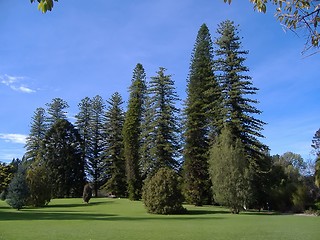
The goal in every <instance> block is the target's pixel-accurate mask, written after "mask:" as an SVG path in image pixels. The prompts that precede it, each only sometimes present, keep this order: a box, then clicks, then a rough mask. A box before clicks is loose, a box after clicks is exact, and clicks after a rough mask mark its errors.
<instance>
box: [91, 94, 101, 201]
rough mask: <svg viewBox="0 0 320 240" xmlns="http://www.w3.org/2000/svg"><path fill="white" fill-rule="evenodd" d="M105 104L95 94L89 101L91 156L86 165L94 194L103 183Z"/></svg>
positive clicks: (96, 193)
mask: <svg viewBox="0 0 320 240" xmlns="http://www.w3.org/2000/svg"><path fill="white" fill-rule="evenodd" d="M104 111H105V104H104V102H103V99H102V97H101V96H99V95H97V96H95V97H94V98H93V99H92V102H91V114H92V115H91V120H90V135H91V139H90V145H91V156H90V157H89V158H88V162H87V166H88V172H89V175H90V176H91V178H92V181H93V191H94V194H95V196H96V197H97V195H98V190H99V188H100V187H101V186H102V184H103V183H104V179H103V177H102V175H103V172H104V171H105V163H104V161H103V157H102V154H103V151H104V148H105V146H104V138H105V136H104V131H103V125H104V122H105V119H104Z"/></svg>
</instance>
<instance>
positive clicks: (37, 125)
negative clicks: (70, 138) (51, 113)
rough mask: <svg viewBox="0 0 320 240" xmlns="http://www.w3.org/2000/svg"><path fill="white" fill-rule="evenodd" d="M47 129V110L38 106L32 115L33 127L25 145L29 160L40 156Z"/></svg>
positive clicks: (26, 155)
mask: <svg viewBox="0 0 320 240" xmlns="http://www.w3.org/2000/svg"><path fill="white" fill-rule="evenodd" d="M47 130H48V126H47V124H46V112H45V110H44V109H43V108H37V109H36V111H35V113H34V116H33V117H32V122H31V129H30V133H29V136H28V137H27V141H26V145H25V148H26V154H25V157H26V160H27V161H34V160H35V159H36V157H37V156H38V154H39V150H40V147H41V142H42V140H43V139H44V136H45V134H46V131H47Z"/></svg>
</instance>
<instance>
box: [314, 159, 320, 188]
mask: <svg viewBox="0 0 320 240" xmlns="http://www.w3.org/2000/svg"><path fill="white" fill-rule="evenodd" d="M314 174H315V183H316V186H317V187H319V188H320V155H318V157H317V159H316V164H315V173H314Z"/></svg>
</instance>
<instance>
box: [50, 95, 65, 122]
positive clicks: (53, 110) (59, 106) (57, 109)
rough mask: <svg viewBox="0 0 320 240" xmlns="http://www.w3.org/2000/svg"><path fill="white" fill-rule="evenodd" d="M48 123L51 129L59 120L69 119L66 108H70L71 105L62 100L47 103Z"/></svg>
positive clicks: (55, 99) (56, 99) (57, 99)
mask: <svg viewBox="0 0 320 240" xmlns="http://www.w3.org/2000/svg"><path fill="white" fill-rule="evenodd" d="M46 106H47V113H48V117H47V123H48V125H49V127H51V126H52V125H53V124H54V123H55V122H56V121H57V120H59V119H67V112H66V111H65V109H66V108H69V105H68V103H67V102H66V101H64V100H63V99H61V98H54V99H52V101H51V103H47V104H46Z"/></svg>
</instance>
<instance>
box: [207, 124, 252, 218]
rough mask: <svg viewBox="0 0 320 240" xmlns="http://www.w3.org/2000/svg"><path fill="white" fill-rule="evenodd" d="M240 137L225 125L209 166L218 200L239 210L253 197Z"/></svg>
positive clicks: (214, 193) (213, 149)
mask: <svg viewBox="0 0 320 240" xmlns="http://www.w3.org/2000/svg"><path fill="white" fill-rule="evenodd" d="M245 156H246V155H245V150H244V147H243V144H242V143H241V142H240V140H239V139H234V137H233V136H232V134H231V132H230V130H229V129H228V128H224V129H223V130H222V132H221V134H220V136H219V137H218V138H217V141H216V142H215V144H213V146H212V148H211V152H210V159H209V165H210V167H209V170H210V174H211V180H212V185H213V187H212V190H213V195H214V199H215V201H216V202H217V203H219V204H222V205H224V206H227V207H230V209H231V211H232V213H239V211H240V210H241V209H243V207H244V206H245V205H247V204H248V200H249V199H250V174H249V173H250V171H249V168H248V163H247V160H246V158H245Z"/></svg>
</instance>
